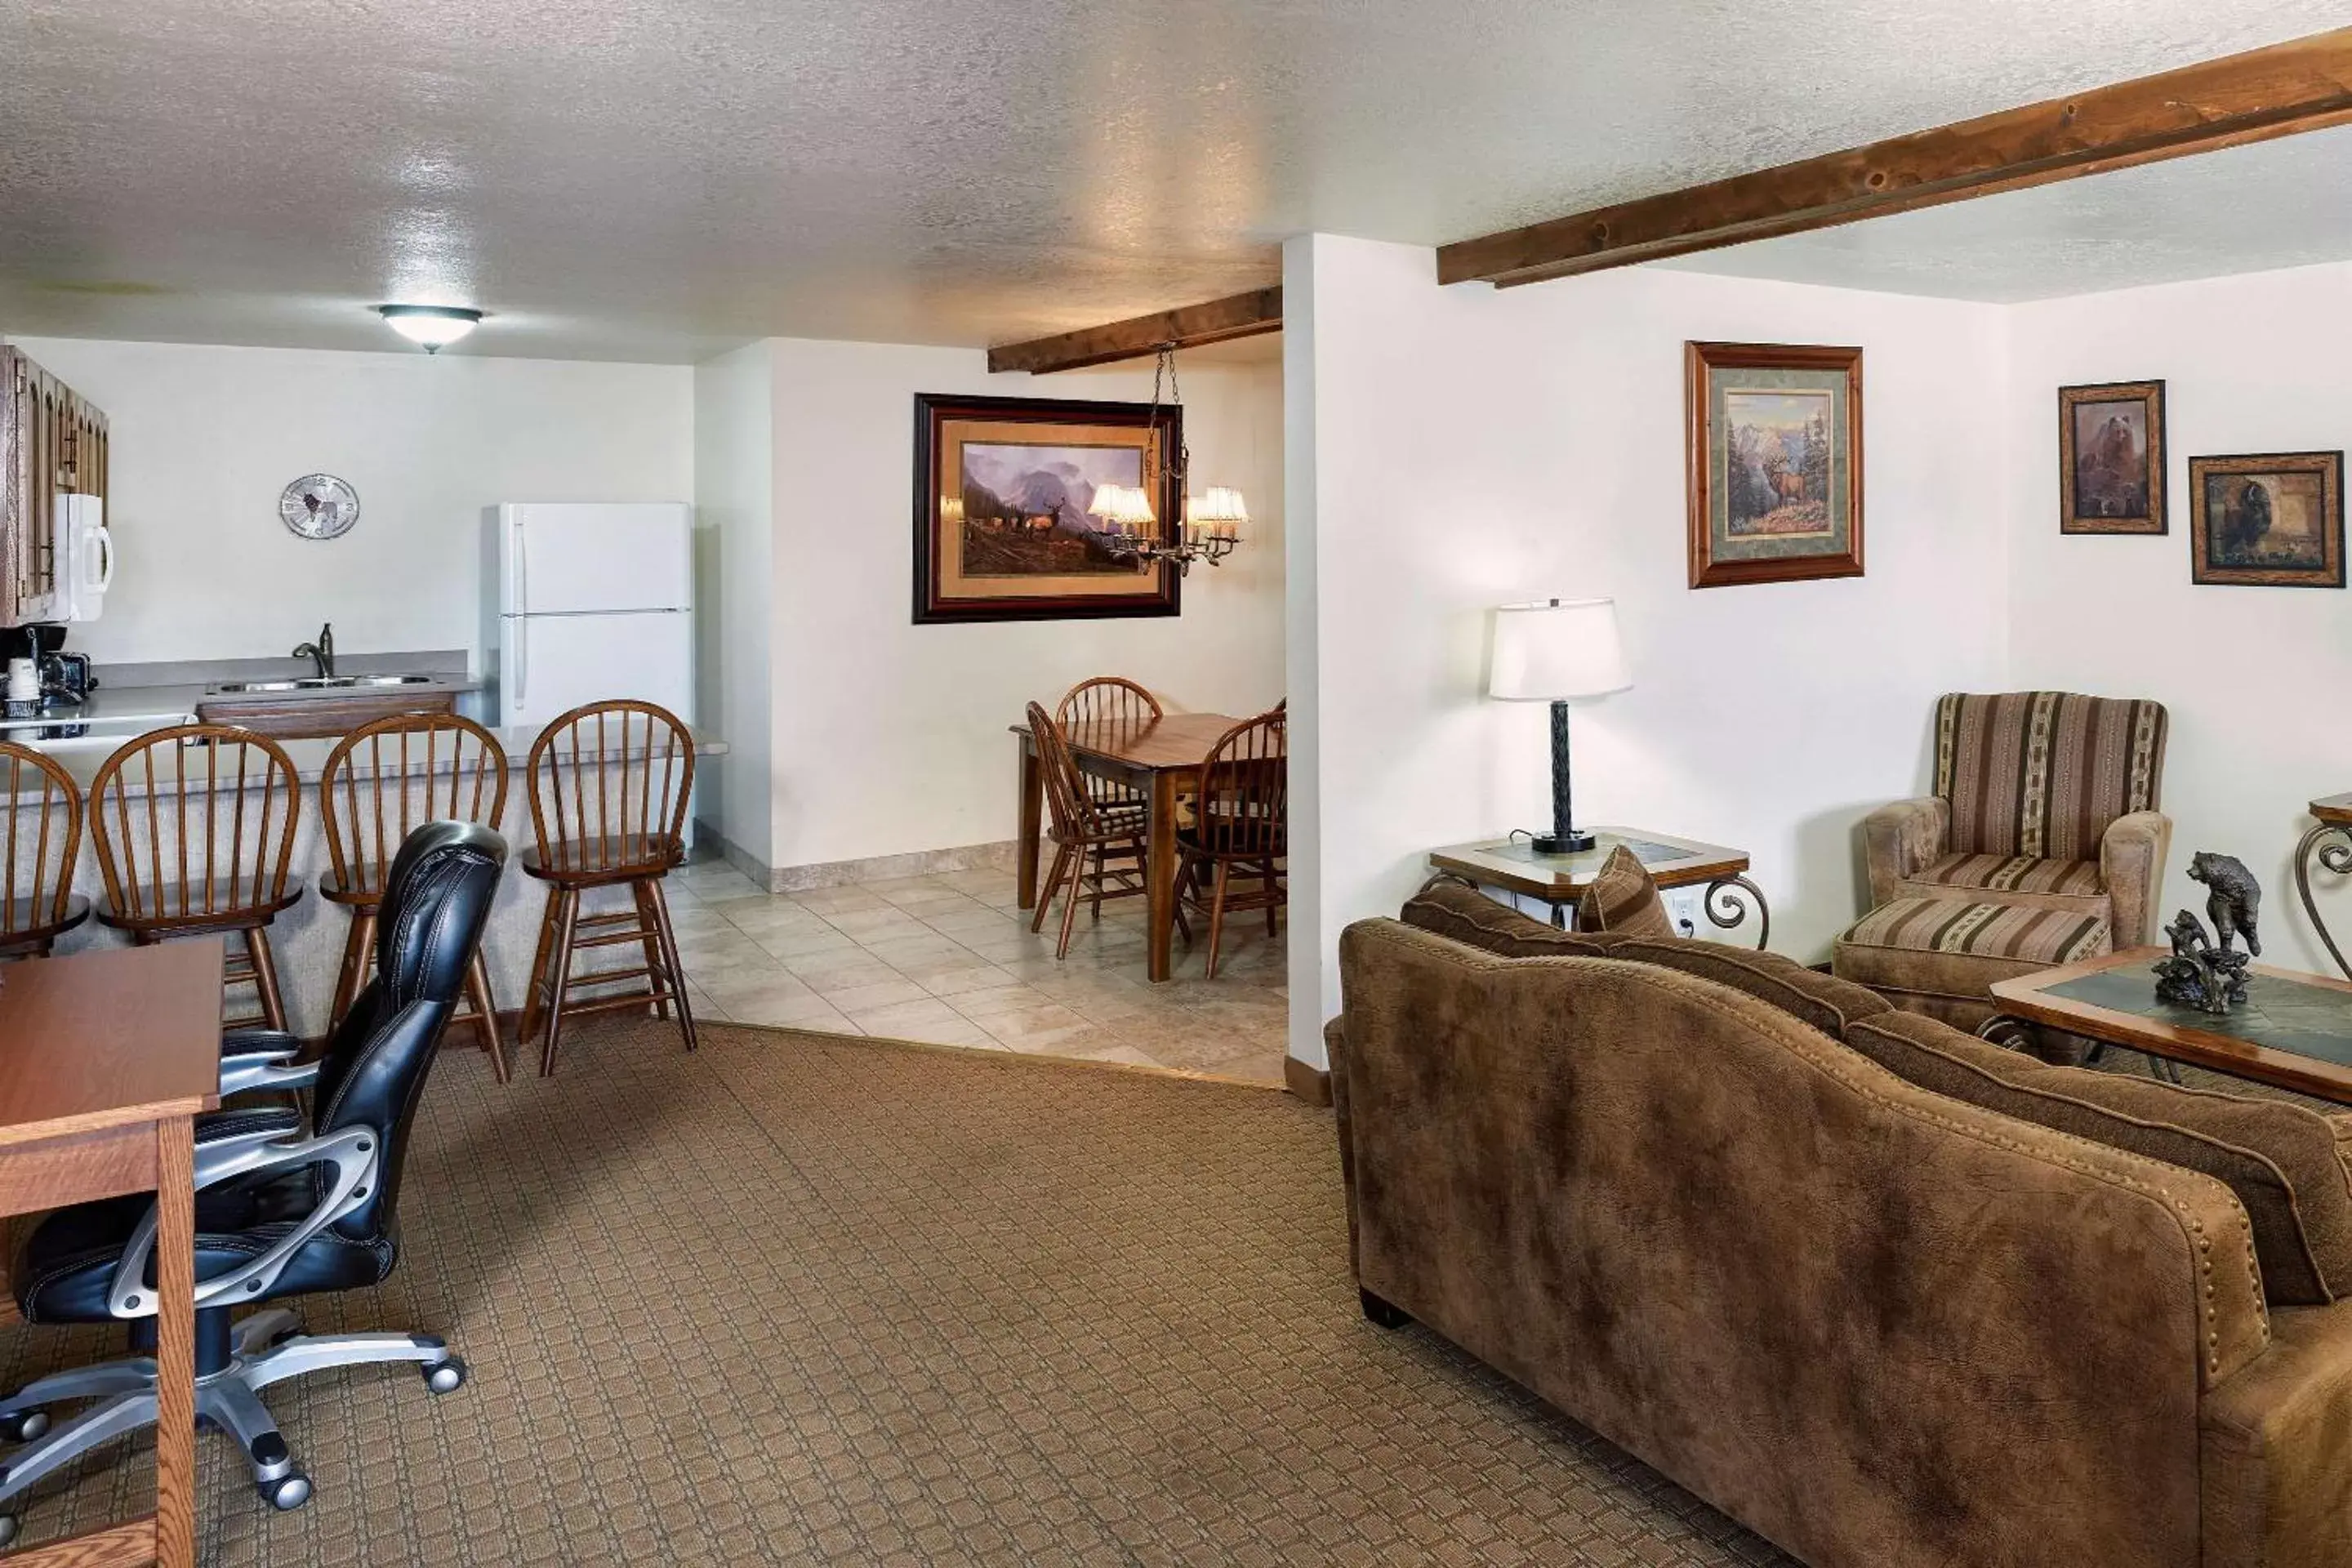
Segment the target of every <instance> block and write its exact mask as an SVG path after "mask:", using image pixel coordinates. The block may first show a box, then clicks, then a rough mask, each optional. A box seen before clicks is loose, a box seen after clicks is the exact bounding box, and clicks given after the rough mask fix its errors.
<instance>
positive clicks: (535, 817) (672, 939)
mask: <svg viewBox="0 0 2352 1568" xmlns="http://www.w3.org/2000/svg"><path fill="white" fill-rule="evenodd" d="M523 773H524V776H525V781H526V784H527V785H528V787H529V789H530V826H531V834H532V837H534V838H536V839H537V841H538V842H537V843H536V844H535V845H533V846H532V847H530V848H529V849H526V850H524V851H523V852H522V855H521V860H522V868H523V871H524V872H525V874H527V875H529V876H532V877H536V878H538V879H540V880H541V881H542V882H545V883H546V884H547V885H548V888H547V912H546V914H545V915H544V916H543V917H541V921H540V927H539V954H538V957H537V958H536V959H535V960H534V961H533V962H532V963H531V979H530V995H529V996H528V997H527V998H526V999H525V1000H524V1003H523V1017H522V1034H521V1038H522V1041H523V1043H524V1044H526V1045H528V1044H529V1043H530V1038H531V1037H532V1036H533V1035H534V1034H536V1033H538V1032H539V1029H540V1026H541V1024H542V1023H543V1024H544V1025H545V1026H546V1030H547V1036H546V1040H545V1042H544V1043H543V1045H542V1046H541V1050H540V1058H539V1070H540V1075H541V1077H545V1076H546V1075H548V1074H550V1073H552V1072H553V1071H554V1070H555V1052H556V1047H557V1046H558V1045H559V1044H560V1043H561V1042H562V1035H563V1021H564V1019H566V1018H570V1017H577V1016H581V1015H583V1014H588V1013H604V1012H610V1011H611V1010H613V1009H614V1008H616V1007H644V1006H650V1007H651V1008H652V1009H653V1011H654V1015H655V1016H656V1017H659V1018H664V1019H667V1017H668V1016H670V1009H671V1008H673V1007H675V1008H676V1009H677V1024H678V1031H679V1033H681V1034H682V1035H684V1036H685V1037H686V1048H687V1049H688V1050H692V1049H694V1047H695V1037H694V1013H693V1010H692V1008H690V1007H689V1006H688V1004H687V999H686V975H685V971H684V968H683V966H682V965H681V964H680V963H679V962H678V956H677V936H676V935H675V934H674V933H673V932H672V931H671V930H670V923H669V904H668V902H667V900H665V899H664V897H663V896H662V879H664V878H665V877H667V876H668V875H669V872H670V868H672V867H674V866H677V865H678V864H680V863H681V862H683V861H684V860H685V858H686V839H685V831H686V811H687V796H688V793H689V792H690V791H691V790H692V789H693V787H694V740H693V737H692V736H690V735H689V734H688V733H687V729H686V725H685V724H684V723H682V722H681V721H679V720H678V718H677V715H676V714H674V713H671V712H670V711H669V710H667V709H664V708H658V707H656V706H655V705H654V704H653V703H650V702H638V701H634V700H632V701H617V702H592V703H589V704H588V705H586V706H585V707H582V708H574V709H573V710H572V711H571V712H569V713H566V714H563V715H562V717H560V718H558V719H557V720H556V721H554V722H553V723H551V724H550V725H548V727H547V728H546V729H545V730H543V731H541V732H540V736H539V739H537V740H536V741H533V742H531V745H530V757H529V758H527V759H526V760H525V762H524V763H523ZM567 780H568V782H567ZM602 888H614V889H619V888H626V889H628V892H629V899H630V903H631V905H632V908H631V909H628V910H613V911H611V912H608V913H604V914H593V915H585V914H583V913H582V912H581V907H580V906H581V900H582V898H583V895H584V894H586V893H588V892H591V891H593V890H595V889H602ZM622 945H632V946H635V947H636V948H637V949H638V950H639V952H641V953H642V954H643V956H644V959H645V962H644V963H643V964H642V965H640V966H637V967H634V968H627V969H599V970H591V971H587V972H585V973H581V974H579V975H577V976H574V975H573V973H572V961H573V959H574V958H575V957H576V956H577V954H578V953H579V952H580V951H581V950H582V949H583V948H602V947H617V946H622ZM631 980H643V981H644V982H645V983H646V984H645V989H644V990H642V991H626V992H619V993H609V992H608V993H606V994H601V995H598V994H591V995H585V996H583V995H579V994H578V993H581V992H591V993H593V992H599V991H603V990H604V988H605V987H607V986H611V985H615V984H621V983H623V982H625V981H631Z"/></svg>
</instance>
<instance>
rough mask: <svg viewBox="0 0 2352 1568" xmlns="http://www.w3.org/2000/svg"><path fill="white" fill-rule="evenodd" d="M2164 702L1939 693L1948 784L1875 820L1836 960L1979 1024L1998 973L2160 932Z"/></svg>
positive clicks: (1918, 1001) (1942, 777)
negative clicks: (1864, 896)
mask: <svg viewBox="0 0 2352 1568" xmlns="http://www.w3.org/2000/svg"><path fill="white" fill-rule="evenodd" d="M2166 725H2167V720H2166V716H2165V711H2164V708H2163V705H2162V704H2161V703H2156V702H2143V701H2137V700H2131V699H2126V698H2107V697H2083V696H2078V695H2076V694H2075V693H2073V692H2067V691H2016V692H2007V693H2003V694H2001V695H1999V696H1971V695H1968V694H1965V693H1960V692H1954V693H1951V694H1950V695H1948V696H1946V697H1944V698H1942V699H1941V700H1938V701H1937V704H1936V793H1935V794H1934V795H1929V796H1927V797H1926V798H1924V799H1920V800H1906V801H1897V802H1896V803H1895V804H1894V805H1886V806H1882V807H1880V808H1879V809H1878V810H1876V811H1874V812H1873V813H1871V815H1870V816H1869V818H1868V820H1867V821H1866V822H1865V823H1864V849H1863V854H1864V860H1865V861H1866V862H1867V864H1868V867H1869V871H1870V899H1871V905H1872V908H1871V910H1870V912H1869V913H1868V914H1866V915H1864V917H1863V918H1862V919H1861V920H1860V921H1858V922H1856V923H1855V924H1854V926H1853V928H1852V929H1851V930H1849V931H1847V932H1846V933H1845V934H1844V935H1843V936H1842V937H1840V938H1839V939H1838V942H1837V946H1836V949H1835V952H1834V955H1833V959H1832V968H1834V970H1835V971H1836V973H1838V974H1840V975H1842V976H1843V977H1844V978H1846V979H1849V980H1855V981H1859V982H1861V983H1862V984H1865V985H1868V986H1871V987H1872V988H1874V989H1875V990H1877V991H1879V992H1881V993H1883V994H1885V996H1886V997H1887V999H1888V1000H1890V1001H1892V1002H1894V1003H1895V1005H1897V1006H1901V1007H1906V1008H1909V1009H1910V1010H1912V1011H1914V1012H1918V1013H1927V1014H1930V1015H1933V1016H1937V1017H1941V1018H1943V1019H1945V1020H1947V1021H1948V1022H1950V1023H1954V1024H1958V1025H1959V1026H1962V1027H1964V1028H1970V1029H1973V1028H1975V1027H1977V1026H1979V1025H1980V1024H1982V1023H1983V1022H1984V1021H1985V1020H1986V1019H1987V1018H1989V1017H1990V1016H1992V1015H1993V1012H1994V1007H1993V1005H1992V1001H1991V997H1990V986H1991V985H1992V984H1993V982H1995V981H1997V980H2001V979H2005V978H2007V977H2009V976H2011V975H2014V974H2024V973H2032V971H2034V970H2038V969H2048V968H2051V967H2053V966H2054V965H2057V964H2062V963H2074V962H2076V961H2077V960H2080V959H2085V958H2092V957H2095V956H2098V955H2100V954H2102V953H2106V952H2114V951H2116V950H2117V949H2119V948H2125V947H2134V946H2137V945H2138V944H2140V943H2142V942H2148V941H2150V940H2152V933H2153V932H2154V931H2156V929H2157V921H2156V901H2157V900H2158V898H2159V897H2160V896H2161V893H2162V888H2163V882H2164V858H2165V852H2166V850H2167V849H2168V847H2169V846H2170V844H2171V839H2172V823H2171V819H2170V818H2168V817H2167V816H2164V815H2163V813H2161V812H2160V811H2158V809H2157V795H2158V785H2159V784H2160V783H2161V782H2162V778H2163V773H2164V741H2165V731H2166Z"/></svg>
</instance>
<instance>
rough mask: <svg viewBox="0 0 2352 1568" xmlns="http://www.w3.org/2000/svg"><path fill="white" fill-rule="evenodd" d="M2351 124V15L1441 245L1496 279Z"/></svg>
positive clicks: (1442, 266)
mask: <svg viewBox="0 0 2352 1568" xmlns="http://www.w3.org/2000/svg"><path fill="white" fill-rule="evenodd" d="M2347 122H2352V27H2342V28H2338V29H2336V31H2334V32H2328V33H2319V34H2315V35H2314V36H2313V37H2307V38H2296V39H2294V40H2292V41H2290V42H2288V43H2284V44H2273V45H2272V46H2270V47H2266V48H2260V49H2250V50H2248V51H2246V52H2245V53H2243V54H2237V55H2229V56H2226V57H2224V58H2221V59H2217V60H2207V61H2205V62H2204V63H2202V64H2200V65H2193V66H2184V67H2182V68H2179V69H2178V70H2169V71H2165V72H2162V73H2161V74H2159V75H2156V76H2147V77H2140V78H2137V79H2134V80H2131V81H2125V82H2117V83H2116V84H2115V85H2114V86H2112V87H2103V88H2097V89H2093V90H2091V91H2089V92H2078V93H2074V94H2071V95H2069V96H2067V97H2064V98H2053V99H2051V100H2047V101H2046V102H2042V103H2036V104H2031V105H2028V106H2027V107H2025V108H2023V109H2011V110H2002V111H2001V112H2000V113H1998V114H1987V115H1983V116H1981V117H1979V118H1978V119H1975V120H1964V121H1959V122H1958V124H1954V125H1943V126H1938V127H1937V128H1936V129H1934V130H1932V131H1921V132H1914V133H1912V134H1910V135H1907V136H1895V137H1891V138H1889V139H1888V140H1886V141H1884V142H1871V143H1870V144H1868V145H1867V146H1863V147H1853V148H1849V149H1848V150H1846V151H1845V152H1843V153H1827V154H1825V155H1823V156H1822V157H1818V158H1808V159H1805V160H1803V161H1802V162H1800V163H1783V164H1781V165H1780V167H1778V168H1773V169H1762V170H1759V171H1757V172H1755V173H1753V174H1739V175H1735V176H1734V177H1732V178H1730V179H1727V180H1717V181H1715V182H1713V183H1712V184H1704V185H1692V186H1690V187H1688V188H1687V189H1684V190H1679V191H1668V192H1665V193H1664V194H1663V195H1654V196H1645V197H1643V198H1642V199H1640V200H1638V201H1630V202H1621V203H1618V204H1617V205H1613V206H1605V207H1595V208H1593V209H1592V210H1591V211H1590V212H1581V213H1577V214H1574V215H1572V216H1568V217H1562V218H1553V219H1551V220H1550V221H1549V222H1545V223H1538V224H1534V225H1531V226H1528V227H1526V228H1516V229H1511V230H1508V231H1507V232H1505V233H1502V234H1490V235H1486V236H1484V237H1480V238H1476V239H1465V240H1459V241H1456V242H1455V243H1454V244H1452V245H1445V246H1440V247H1438V251H1437V277H1438V281H1439V282H1441V283H1468V282H1476V281H1484V282H1488V283H1494V284H1496V285H1498V286H1502V287H1509V286H1511V285H1514V284H1519V283H1539V282H1542V281H1543V280H1545V279H1550V278H1566V277H1569V276H1570V275H1572V274H1575V273H1580V272H1597V271H1600V270H1601V269H1603V268H1611V267H1627V266H1631V265H1633V263H1635V262H1639V261H1653V260H1656V259H1658V258H1661V257H1668V256H1685V255H1688V254H1690V253H1691V252H1693V251H1699V250H1714V249H1717V248H1720V247H1724V246H1729V245H1739V244H1744V243H1746V242H1747V241H1748V240H1753V239H1769V238H1771V237H1775V236H1778V235H1784V234H1801V233H1804V232H1806V231H1808V230H1811V229H1818V228H1829V227H1832V226H1835V225H1838V224H1844V223H1853V222H1854V221H1856V220H1857V219H1861V218H1868V217H1879V216H1885V215H1886V214H1889V213H1899V212H1908V211H1910V210H1912V209H1914V208H1916V207H1927V206H1935V205H1940V204H1942V203H1945V202H1956V201H1962V200H1965V199H1967V198H1969V197H1970V196H1984V195H1994V194H1996V193H1998V192H2000V191H2014V190H2022V189H2024V188H2026V187H2027V186H2031V185H2041V184H2050V183H2052V182H2053V181H2057V180H2070V179H2074V178H2076V177H2078V176H2080V175H2084V174H2101V173H2104V172H2105V171H2107V170H2110V169H2127V168H2131V167H2133V166H2134V165H2136V164H2140V163H2156V162H2158V161H2160V160H2162V159H2166V158H2179V157H2183V156H2186V155H2188V154H2189V153H2211V152H2216V151H2219V150H2220V149H2221V148H2224V147H2236V146H2242V145H2244V144H2245V143H2248V142H2265V141H2269V140H2271V139H2272V138H2273V137H2279V136H2292V135H2294V134H2296V133H2298V132H2305V131H2319V130H2325V129H2326V128H2327V127H2329V126H2334V125H2342V124H2345V123H2347Z"/></svg>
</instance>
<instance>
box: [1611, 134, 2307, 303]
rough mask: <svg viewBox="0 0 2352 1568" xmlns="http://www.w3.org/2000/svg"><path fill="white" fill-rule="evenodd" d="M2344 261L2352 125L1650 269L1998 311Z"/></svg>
mask: <svg viewBox="0 0 2352 1568" xmlns="http://www.w3.org/2000/svg"><path fill="white" fill-rule="evenodd" d="M2346 260H2352V127H2346V128H2341V129H2338V130H2334V131H2315V132H2309V133H2307V134H2305V135H2301V136H2290V137H2287V138H2285V139H2284V140H2283V141H2278V142H2261V143H2258V144H2256V145H2254V146H2252V147H2236V148H2232V149H2231V150H2230V151H2228V152H2225V153H2205V154H2203V155H2201V156H2199V157H2194V158H2178V159H2175V160H2173V161H2172V162H2171V163H2150V164H2147V165H2145V166H2143V167H2141V168H2137V169H2125V170H2121V171H2119V172H2117V173H2115V174H2098V175H2094V176H2092V177H2090V178H2088V179H2082V180H2070V181H2067V182H2066V183H2065V184H2056V185H2041V186H2037V187H2035V188H2034V189H2032V190H2025V191H2011V192H2009V193H2007V194H2006V195H1998V196H1985V197H1981V198H1979V199H1978V200H1976V201H1969V202H1954V203H1953V204H1951V205H1949V206H1940V207H1927V208H1923V209H1921V210H1920V211H1917V212H1909V213H1900V214H1897V215H1895V216H1892V217H1884V218H1874V219H1873V220H1871V221H1870V222H1868V223H1854V224H1847V225H1846V226H1843V227H1842V228H1828V229H1822V230H1819V231H1817V232H1815V233H1812V234H1796V235H1790V236H1788V237H1786V238H1782V239H1767V240H1759V241H1758V242H1757V243H1755V244H1753V245H1741V246H1735V247H1732V248H1730V249H1728V250H1714V251H1708V252H1706V254H1704V255H1700V256H1690V257H1682V258H1676V259H1675V260H1673V261H1668V262H1661V263H1659V264H1658V265H1660V266H1664V267H1674V268H1683V269H1685V270H1687V271H1693V272H1719V273H1728V274H1731V275H1734V276H1737V277H1742V278H1778V279H1785V280H1787V281H1790V282H1795V283H1827V284H1832V285H1835V286H1837V287H1840V288H1846V289H1885V290H1887V291H1889V292H1892V293H1897V294H1931V295H1937V296H1939V297H1942V298H1946V299H1955V300H1999V301H2004V302H2006V301H2014V300H2049V299H2056V298H2059V297H2061V296H2063V295H2068V294H2089V293H2095V292H2097V291H2099V290H2102V289H2129V288H2134V287H2136V286H2137V285H2140V284H2143V283H2171V282H2178V281H2179V280H2181V279H2189V278H2213V277H2218V276H2220V275H2221V274H2223V273H2228V272H2255V271H2263V270H2267V269H2269V268H2278V267H2304V266H2309V265H2311V264H2313V263H2315V262H2321V261H2346Z"/></svg>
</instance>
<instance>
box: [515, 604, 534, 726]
mask: <svg viewBox="0 0 2352 1568" xmlns="http://www.w3.org/2000/svg"><path fill="white" fill-rule="evenodd" d="M514 624H515V645H514V647H515V667H514V682H515V695H514V705H515V712H516V713H517V714H520V713H521V712H522V710H523V699H524V696H525V695H526V694H527V693H528V692H529V690H530V616H516V617H515V618H514Z"/></svg>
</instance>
